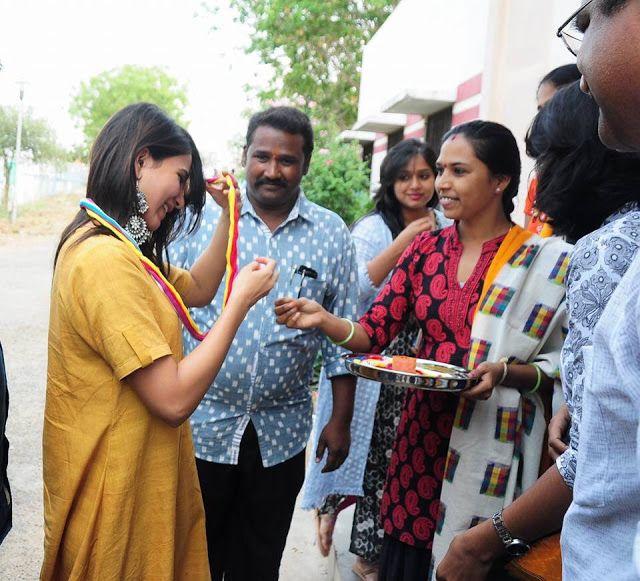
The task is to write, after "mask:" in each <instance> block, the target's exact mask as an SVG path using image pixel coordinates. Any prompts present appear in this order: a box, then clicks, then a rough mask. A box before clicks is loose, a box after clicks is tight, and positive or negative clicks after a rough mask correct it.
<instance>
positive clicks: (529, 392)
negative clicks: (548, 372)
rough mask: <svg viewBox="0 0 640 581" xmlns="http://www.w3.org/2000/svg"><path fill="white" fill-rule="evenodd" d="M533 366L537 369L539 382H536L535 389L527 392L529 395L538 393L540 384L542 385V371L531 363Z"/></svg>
mask: <svg viewBox="0 0 640 581" xmlns="http://www.w3.org/2000/svg"><path fill="white" fill-rule="evenodd" d="M531 365H532V366H533V367H535V368H536V373H537V375H538V380H537V381H536V384H535V385H534V386H533V389H532V390H531V391H528V392H527V395H531V394H533V393H535V392H536V391H538V388H539V387H540V384H541V383H542V370H541V369H540V368H539V367H538V366H537V365H536V364H535V363H531Z"/></svg>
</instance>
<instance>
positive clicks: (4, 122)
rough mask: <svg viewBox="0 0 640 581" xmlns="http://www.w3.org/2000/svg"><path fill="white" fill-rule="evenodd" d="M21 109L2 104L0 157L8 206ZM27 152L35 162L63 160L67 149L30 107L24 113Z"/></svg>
mask: <svg viewBox="0 0 640 581" xmlns="http://www.w3.org/2000/svg"><path fill="white" fill-rule="evenodd" d="M17 126H18V110H17V109H16V108H15V107H0V156H1V157H2V169H3V175H4V191H3V194H2V207H3V208H8V207H9V182H10V175H9V174H10V170H11V165H12V163H13V161H14V155H15V146H16V130H17ZM25 152H26V154H27V155H28V156H29V157H30V158H31V159H32V160H33V161H35V162H36V163H37V162H43V161H52V160H58V159H61V158H62V157H63V156H64V152H63V151H62V149H61V148H60V147H59V146H58V144H57V142H56V138H55V134H54V132H53V130H52V129H51V128H50V127H49V125H48V124H47V122H46V121H45V120H43V119H38V118H36V117H34V116H33V113H32V112H31V110H27V111H25V112H24V113H23V116H22V146H21V153H22V155H24V154H25Z"/></svg>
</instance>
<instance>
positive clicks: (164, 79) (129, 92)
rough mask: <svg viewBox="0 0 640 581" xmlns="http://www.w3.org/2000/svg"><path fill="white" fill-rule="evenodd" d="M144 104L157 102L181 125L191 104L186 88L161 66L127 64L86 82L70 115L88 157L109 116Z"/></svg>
mask: <svg viewBox="0 0 640 581" xmlns="http://www.w3.org/2000/svg"><path fill="white" fill-rule="evenodd" d="M141 101H145V102H147V103H154V104H155V105H158V106H159V107H161V108H162V109H163V110H164V111H165V112H166V113H167V114H168V115H169V116H170V117H172V118H173V119H175V120H176V121H178V122H179V123H182V122H183V113H184V109H185V107H186V105H187V95H186V92H185V88H184V86H182V85H180V84H179V83H178V82H177V81H176V79H174V78H173V77H172V76H171V75H169V74H167V73H166V72H165V71H164V70H163V69H161V68H160V67H140V66H135V65H125V66H123V67H121V68H117V69H112V70H110V71H105V72H103V73H100V74H99V75H96V76H95V77H92V78H91V79H89V81H86V82H83V83H82V84H81V85H80V89H79V91H78V92H77V94H76V95H75V96H74V98H73V100H72V103H71V106H70V108H69V112H70V113H71V115H72V116H73V117H74V118H75V120H76V124H77V126H78V127H80V128H81V129H82V131H83V132H84V137H85V141H84V144H83V154H84V156H85V157H86V155H87V153H88V151H89V149H90V147H91V144H92V143H93V141H94V139H95V138H96V136H97V135H98V133H99V132H100V130H101V129H102V127H103V126H104V124H105V123H106V122H107V120H108V119H109V117H111V116H112V115H113V114H114V113H116V112H117V111H119V110H120V109H122V108H123V107H126V106H127V105H131V104H132V103H139V102H141Z"/></svg>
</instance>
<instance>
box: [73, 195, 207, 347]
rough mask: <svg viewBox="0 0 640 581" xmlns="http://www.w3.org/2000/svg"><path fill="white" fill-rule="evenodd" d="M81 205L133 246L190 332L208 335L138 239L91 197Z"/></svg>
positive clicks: (194, 335)
mask: <svg viewBox="0 0 640 581" xmlns="http://www.w3.org/2000/svg"><path fill="white" fill-rule="evenodd" d="M80 207H81V208H84V210H85V211H86V212H87V214H88V215H89V216H90V217H91V218H93V219H94V220H95V221H96V222H98V223H100V224H102V226H104V227H105V228H106V229H107V230H109V231H110V232H113V233H114V234H115V235H116V236H117V237H118V238H119V239H120V240H122V241H123V242H124V243H125V244H126V245H127V246H128V247H129V248H131V249H132V250H133V251H134V252H135V253H136V254H137V256H138V258H139V259H140V262H142V265H143V266H144V268H145V270H146V271H147V272H148V273H149V274H150V275H151V277H152V278H153V279H154V280H155V282H156V283H157V285H158V286H159V287H160V289H161V290H162V291H163V292H164V294H165V295H166V296H167V298H168V299H169V302H170V303H171V305H172V306H173V308H174V309H175V311H176V314H177V315H178V318H179V319H180V321H182V324H183V325H184V327H185V329H186V330H187V331H188V332H189V334H190V335H191V336H192V337H193V338H194V339H197V340H198V341H202V340H203V339H204V338H205V337H206V335H207V334H206V333H203V332H202V331H201V330H200V328H199V327H198V325H197V324H196V322H195V321H194V320H193V319H192V318H191V315H190V314H189V310H188V309H187V307H186V306H185V304H184V303H183V302H182V298H181V297H180V294H179V293H178V291H176V289H175V288H174V287H173V285H172V284H171V283H170V282H169V281H168V280H167V279H166V278H165V276H164V275H163V274H162V273H161V272H160V269H159V268H158V267H157V266H156V265H155V264H153V262H151V260H149V259H148V258H147V257H146V256H145V255H144V254H142V251H141V250H140V247H139V246H138V244H136V241H135V240H134V239H133V238H132V237H131V235H130V234H129V233H128V232H127V231H126V230H125V229H124V228H123V227H122V226H120V224H118V222H116V221H115V220H114V219H113V218H112V217H111V216H109V215H108V214H106V213H105V212H103V211H102V210H101V209H100V207H99V206H98V205H97V204H96V203H95V202H94V201H93V200H91V199H89V198H87V199H85V200H82V201H81V202H80Z"/></svg>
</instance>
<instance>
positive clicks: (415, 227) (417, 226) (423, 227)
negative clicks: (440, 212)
mask: <svg viewBox="0 0 640 581" xmlns="http://www.w3.org/2000/svg"><path fill="white" fill-rule="evenodd" d="M435 228H436V216H435V214H434V213H433V211H431V210H430V211H429V214H428V215H427V216H425V217H424V218H419V219H418V220H414V221H413V222H411V223H410V224H408V225H407V226H406V227H405V229H404V230H403V231H402V232H400V234H398V236H397V238H396V240H399V241H400V242H398V244H402V245H403V248H406V247H407V246H409V244H411V243H412V242H413V239H414V238H415V237H416V236H417V235H418V234H422V233H423V232H431V230H435Z"/></svg>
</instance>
